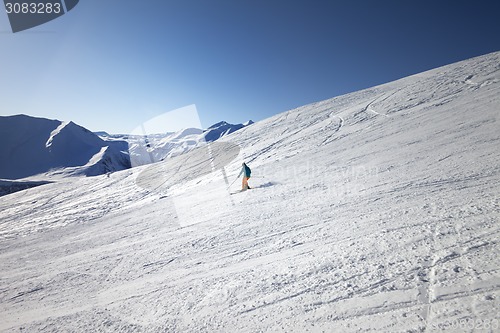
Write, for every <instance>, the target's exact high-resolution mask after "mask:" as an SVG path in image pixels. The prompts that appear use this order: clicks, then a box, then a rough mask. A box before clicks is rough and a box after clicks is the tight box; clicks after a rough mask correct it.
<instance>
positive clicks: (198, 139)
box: [96, 120, 253, 167]
mask: <svg viewBox="0 0 500 333" xmlns="http://www.w3.org/2000/svg"><path fill="white" fill-rule="evenodd" d="M251 124H253V121H251V120H249V121H247V122H245V123H244V124H229V123H227V122H225V121H221V122H218V123H216V124H214V125H212V126H210V127H208V128H207V129H206V130H202V129H199V128H187V129H182V130H180V131H178V132H173V133H165V134H150V135H120V134H115V135H111V134H108V133H106V132H96V134H97V135H99V136H100V137H101V138H102V139H104V140H106V141H111V142H112V141H115V140H118V141H126V142H128V152H129V154H130V162H131V164H132V166H134V167H135V166H139V165H144V164H149V163H154V162H158V161H161V160H164V159H165V158H169V157H173V156H176V155H180V154H183V153H185V152H187V151H189V150H191V149H193V148H195V147H197V146H199V145H201V144H203V143H206V142H214V141H216V140H219V139H221V138H223V137H225V136H227V135H229V134H231V133H233V132H235V131H237V130H240V129H242V128H244V127H246V126H249V125H251Z"/></svg>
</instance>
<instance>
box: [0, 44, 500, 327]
mask: <svg viewBox="0 0 500 333" xmlns="http://www.w3.org/2000/svg"><path fill="white" fill-rule="evenodd" d="M499 64H500V53H493V54H489V55H485V56H483V57H478V58H474V59H471V60H467V61H464V62H460V63H457V64H452V65H449V66H446V67H442V68H438V69H435V70H432V71H429V72H425V73H422V74H419V75H414V76H411V77H408V78H404V79H401V80H398V81H395V82H391V83H388V84H385V85H381V86H377V87H374V88H371V89H367V90H363V91H359V92H355V93H352V94H348V95H344V96H340V97H336V98H333V99H330V100H327V101H322V102H318V103H314V104H311V105H307V106H303V107H300V108H298V109H295V110H290V111H288V112H285V113H282V114H279V115H277V116H274V117H271V118H269V119H266V120H264V121H261V122H257V123H255V124H253V125H252V126H249V127H246V128H243V129H241V130H239V131H237V132H235V133H233V134H231V135H228V136H225V137H224V138H222V139H221V140H219V141H217V144H218V146H216V148H217V149H214V150H212V151H211V152H210V154H211V156H212V158H213V161H218V160H220V159H222V158H223V157H224V156H222V155H223V153H224V152H223V148H224V147H225V146H224V144H228V146H227V147H228V148H227V149H228V151H229V150H230V149H233V148H231V147H232V146H231V145H230V143H231V144H237V145H239V146H240V147H241V152H240V155H239V157H238V158H236V159H234V160H232V161H231V162H230V163H229V164H227V165H226V167H225V168H223V169H220V168H218V167H217V166H215V167H214V162H212V165H210V163H208V164H207V162H206V161H207V159H206V158H202V157H201V156H200V155H193V154H192V155H186V156H188V157H182V156H178V157H176V158H175V157H174V158H173V159H167V160H166V161H165V162H159V163H156V164H153V165H149V166H141V167H137V168H133V169H130V170H125V171H120V172H116V173H113V174H111V175H109V176H97V177H91V178H86V177H76V178H68V179H63V180H61V181H58V182H56V183H51V184H47V185H43V186H37V187H34V188H30V189H28V190H25V191H20V192H17V193H14V194H11V195H7V196H4V197H2V198H0V219H1V223H0V263H1V266H2V274H1V275H0V313H1V318H2V320H0V331H2V332H14V331H20V330H21V331H26V332H34V331H49V332H51V331H57V332H97V331H105V332H306V331H310V332H367V331H368V332H424V331H425V332H427V331H429V332H433V331H442V330H445V331H449V332H473V331H474V332H475V331H477V332H483V331H484V332H497V331H499V325H500V323H499V320H500V315H499V313H500V311H499V310H500V267H499V259H498V258H499V257H500V247H499V244H498V240H499V232H500V227H499V222H500V221H499V220H500V196H499V194H500V190H499V189H500V163H499V162H500V149H499V144H500V126H499V113H500V108H499V106H500V65H499ZM472 83H473V84H472ZM183 156H184V155H183ZM242 161H246V162H247V163H248V165H249V166H250V167H251V168H252V178H251V179H250V186H251V187H253V189H251V190H249V191H246V192H242V193H238V194H234V195H229V194H228V191H227V190H226V180H225V179H224V178H225V175H227V177H228V178H229V179H228V182H232V181H233V180H234V179H235V177H236V175H237V174H238V172H239V170H240V168H241V162H242ZM162 163H164V164H162ZM162 165H163V166H171V167H176V168H178V170H179V172H178V173H175V174H174V176H172V177H173V178H166V179H165V176H164V173H165V172H166V170H165V169H163V168H162ZM182 168H186V169H187V170H192V172H184V171H183V169H182ZM206 168H209V169H210V168H211V169H210V170H216V171H213V172H210V171H206ZM167 171H168V172H173V171H171V170H167ZM169 176H170V175H169ZM176 177H177V178H176ZM138 180H140V181H138ZM239 182H240V181H239V180H237V181H236V182H235V183H234V184H233V185H232V186H231V189H230V191H231V192H235V191H236V190H237V189H238V188H239V187H240V184H239ZM141 184H142V185H141ZM144 184H146V186H144ZM154 184H158V185H159V187H158V188H155V187H154V186H153V185H154ZM162 184H164V185H162ZM139 185H141V186H139Z"/></svg>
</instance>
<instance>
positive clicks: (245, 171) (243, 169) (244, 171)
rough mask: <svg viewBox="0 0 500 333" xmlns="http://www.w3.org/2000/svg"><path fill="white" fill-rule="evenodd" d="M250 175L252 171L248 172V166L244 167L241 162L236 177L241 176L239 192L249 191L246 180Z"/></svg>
mask: <svg viewBox="0 0 500 333" xmlns="http://www.w3.org/2000/svg"><path fill="white" fill-rule="evenodd" d="M251 173H252V170H250V168H249V167H248V165H246V164H245V162H243V164H241V171H240V174H239V175H238V177H239V176H241V175H242V174H243V180H242V182H241V190H242V191H245V190H248V189H250V186H248V180H249V179H250V174H251Z"/></svg>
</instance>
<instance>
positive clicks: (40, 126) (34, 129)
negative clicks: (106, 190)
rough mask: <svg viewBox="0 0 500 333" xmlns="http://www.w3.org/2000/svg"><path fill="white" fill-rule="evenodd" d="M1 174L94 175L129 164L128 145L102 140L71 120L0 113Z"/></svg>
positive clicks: (22, 176) (24, 175) (22, 175)
mask: <svg viewBox="0 0 500 333" xmlns="http://www.w3.org/2000/svg"><path fill="white" fill-rule="evenodd" d="M0 142H2V144H1V145H0V156H1V157H2V163H1V164H0V178H4V179H20V178H25V177H29V176H34V175H38V174H41V173H47V172H50V173H53V174H56V173H64V174H73V175H87V176H95V175H101V174H104V173H106V172H110V171H117V170H124V169H127V168H130V159H129V157H128V153H127V152H126V150H127V145H126V143H125V142H123V141H115V142H111V143H109V142H105V141H103V140H101V139H100V138H99V137H98V136H97V135H95V134H93V133H91V132H90V131H88V130H87V129H85V128H83V127H81V126H78V125H76V124H75V123H73V122H61V121H58V120H49V119H43V118H35V117H30V116H26V115H17V116H7V117H0Z"/></svg>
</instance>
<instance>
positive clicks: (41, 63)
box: [0, 0, 500, 133]
mask: <svg viewBox="0 0 500 333" xmlns="http://www.w3.org/2000/svg"><path fill="white" fill-rule="evenodd" d="M499 17H500V2H498V1H482V0H476V1H461V0H453V1H442V0H440V1H436V0H433V1H425V0H424V1H422V0H419V1H405V0H394V1H384V0H380V1H359V0H350V1H347V0H346V1H302V0H297V1H285V0H267V1H261V0H252V1H246V0H239V1H235V0H224V1H222V0H196V1H195V0H183V1H177V0H176V1H167V0H148V1H123V0H106V1H88V0H81V1H80V3H79V4H78V5H77V6H76V7H75V8H74V9H73V10H72V11H70V12H69V13H68V14H66V15H64V16H62V17H60V18H58V19H56V20H54V21H51V22H49V23H47V24H44V25H42V26H39V27H36V28H34V29H31V30H28V31H25V32H19V33H16V34H13V33H11V32H10V26H9V23H8V19H7V15H6V14H4V13H0V45H1V53H0V78H1V79H0V101H1V102H0V103H1V104H0V106H1V112H0V115H11V114H19V113H24V114H29V115H33V116H40V117H45V118H51V119H60V120H73V121H74V122H76V123H78V124H80V125H82V126H84V127H87V128H88V129H90V130H93V131H98V130H105V131H108V132H110V133H128V132H130V131H132V130H133V129H134V128H136V127H137V126H138V125H140V124H141V123H143V122H146V121H148V120H149V119H151V118H154V117H156V116H159V115H161V114H163V113H165V112H168V111H170V110H174V109H179V108H182V107H184V106H187V105H191V104H195V105H196V109H197V111H198V114H199V118H200V121H201V124H202V126H203V127H208V126H210V125H211V124H213V123H215V122H218V121H220V120H226V121H228V122H232V123H241V122H244V121H246V120H248V119H252V120H254V121H258V120H261V119H264V118H267V117H269V116H272V115H274V114H277V113H280V112H284V111H287V110H289V109H292V108H295V107H299V106H302V105H305V104H308V103H312V102H316V101H320V100H324V99H327V98H331V97H335V96H338V95H341V94H345V93H349V92H352V91H357V90H360V89H364V88H368V87H371V86H374V85H378V84H382V83H386V82H389V81H392V80H396V79H399V78H402V77H405V76H408V75H411V74H415V73H418V72H422V71H425V70H428V69H432V68H435V67H439V66H442V65H446V64H450V63H453V62H456V61H460V60H465V59H468V58H471V57H474V56H479V55H483V54H486V53H490V52H494V51H500V37H499V36H500V19H499Z"/></svg>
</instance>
